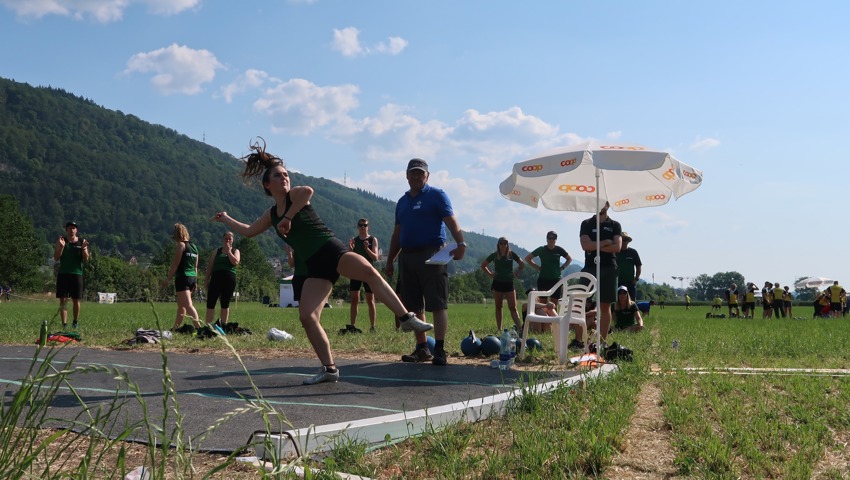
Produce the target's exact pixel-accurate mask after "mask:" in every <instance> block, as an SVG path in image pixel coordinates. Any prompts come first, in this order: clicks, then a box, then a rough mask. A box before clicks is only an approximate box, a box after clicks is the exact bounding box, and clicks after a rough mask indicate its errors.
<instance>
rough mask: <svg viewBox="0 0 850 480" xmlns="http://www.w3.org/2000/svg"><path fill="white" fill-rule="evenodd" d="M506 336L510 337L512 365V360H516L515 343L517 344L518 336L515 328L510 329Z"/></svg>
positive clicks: (512, 361)
mask: <svg viewBox="0 0 850 480" xmlns="http://www.w3.org/2000/svg"><path fill="white" fill-rule="evenodd" d="M508 334H510V336H511V364H512V365H513V363H514V359H515V358H516V351H517V343H518V342H519V334H518V333H517V331H516V327H511V329H510V330H508Z"/></svg>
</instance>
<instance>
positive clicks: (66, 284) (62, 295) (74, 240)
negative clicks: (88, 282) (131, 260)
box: [53, 222, 89, 328]
mask: <svg viewBox="0 0 850 480" xmlns="http://www.w3.org/2000/svg"><path fill="white" fill-rule="evenodd" d="M78 232H79V230H78V227H77V223H76V222H68V223H66V224H65V235H61V236H60V237H59V238H57V239H56V244H55V245H54V247H53V260H54V261H56V262H59V270H58V275H57V276H56V298H58V299H59V317H60V319H61V320H62V328H68V308H67V303H68V299H69V298H70V299H71V304H72V305H73V310H74V313H73V314H74V323H73V324H72V326H73V328H77V327H78V325H79V321H80V300H81V299H82V298H83V264H84V263H86V262H88V261H89V241H88V240H86V239H84V238H80V237H79V236H78V235H77V234H78Z"/></svg>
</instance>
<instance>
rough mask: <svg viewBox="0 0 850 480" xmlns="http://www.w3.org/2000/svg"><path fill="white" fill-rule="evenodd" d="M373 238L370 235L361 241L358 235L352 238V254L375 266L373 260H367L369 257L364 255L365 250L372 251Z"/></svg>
mask: <svg viewBox="0 0 850 480" xmlns="http://www.w3.org/2000/svg"><path fill="white" fill-rule="evenodd" d="M374 238H375V237H373V236H372V235H369V237H367V238H363V239H361V238H360V236H359V235H358V236H356V237H354V253H356V254H358V255H360V256H362V257H363V258H365V259H366V261H367V262H369V265H374V264H375V262H374V260H372V259H371V258H369V255H367V254H366V251H367V250H369V251H370V252H371V251H372V248H371V247H372V241H373V239H374Z"/></svg>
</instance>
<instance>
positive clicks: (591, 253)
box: [579, 202, 628, 340]
mask: <svg viewBox="0 0 850 480" xmlns="http://www.w3.org/2000/svg"><path fill="white" fill-rule="evenodd" d="M609 206H610V205H609V204H608V202H605V205H604V206H603V207H602V209H601V210H600V211H599V213H598V214H597V215H594V216H592V217H590V218H588V219H587V220H585V221H583V222H581V227H580V229H579V240H580V241H581V249H582V250H584V268H583V269H582V271H583V272H587V273H590V274H591V275H594V276H595V275H596V253H597V249H599V278H597V279H596V282H597V283H596V284H597V291H598V295H599V305H598V307H597V311H598V312H599V334H600V335H601V336H602V340H605V339H606V338H608V329H609V328H610V326H611V304H612V303H614V301H615V300H616V297H617V253H618V252H619V251H620V249H621V248H622V246H623V241H622V237H621V235H622V233H623V229H622V227H621V226H620V222H617V221H615V220H613V219H612V218H611V217H609V216H608V208H609ZM597 216H598V218H597ZM597 220H598V222H599V231H597V230H596V224H597ZM626 290H628V289H626Z"/></svg>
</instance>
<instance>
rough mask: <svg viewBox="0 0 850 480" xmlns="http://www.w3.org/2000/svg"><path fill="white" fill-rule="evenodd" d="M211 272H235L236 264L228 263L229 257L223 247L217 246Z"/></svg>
mask: <svg viewBox="0 0 850 480" xmlns="http://www.w3.org/2000/svg"><path fill="white" fill-rule="evenodd" d="M213 272H233V273H236V265H234V264H232V263H230V257H228V256H227V254H226V253H224V247H218V252H217V253H216V254H215V260H214V261H213Z"/></svg>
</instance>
